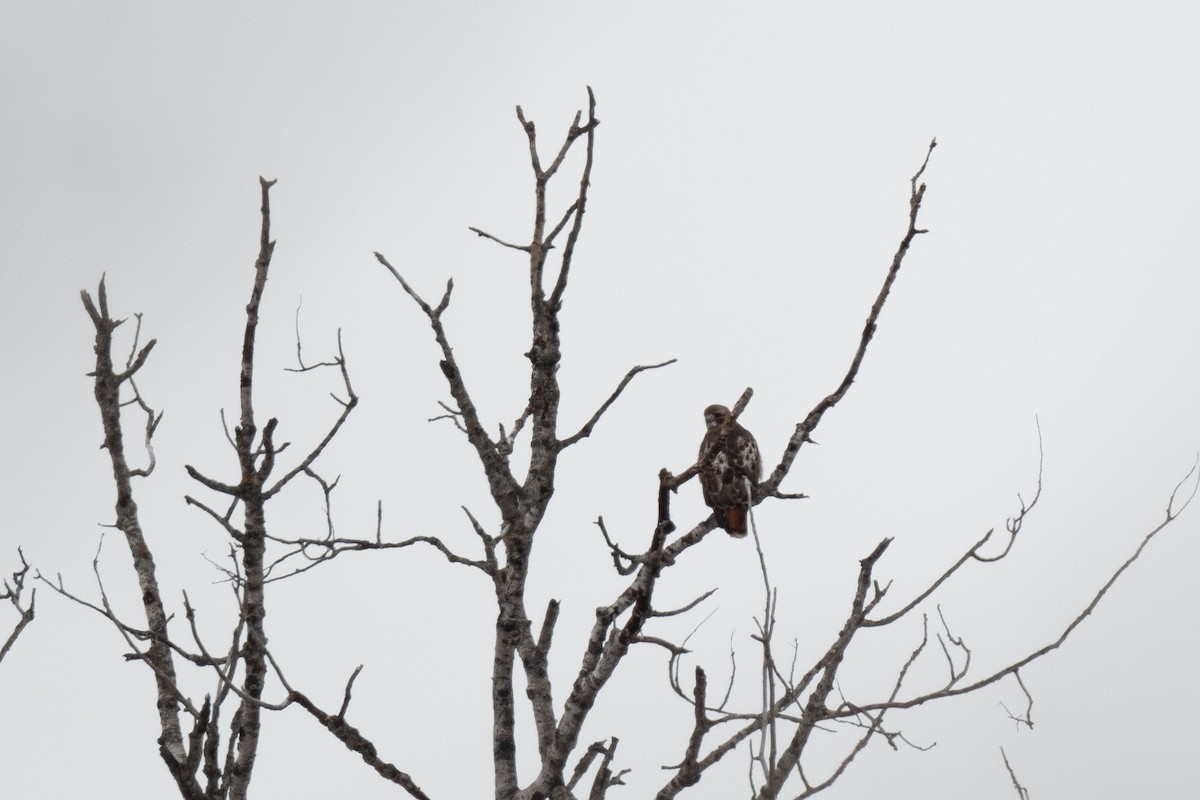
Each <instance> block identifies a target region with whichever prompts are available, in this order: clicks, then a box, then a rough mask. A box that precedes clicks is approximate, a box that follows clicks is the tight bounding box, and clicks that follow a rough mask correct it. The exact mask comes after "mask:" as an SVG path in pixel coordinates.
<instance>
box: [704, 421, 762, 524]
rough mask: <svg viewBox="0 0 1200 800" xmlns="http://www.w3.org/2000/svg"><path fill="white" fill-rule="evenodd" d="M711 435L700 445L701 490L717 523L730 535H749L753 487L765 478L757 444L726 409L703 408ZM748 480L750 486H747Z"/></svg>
mask: <svg viewBox="0 0 1200 800" xmlns="http://www.w3.org/2000/svg"><path fill="white" fill-rule="evenodd" d="M704 424H705V425H706V426H707V427H708V433H706V434H704V441H703V442H702V443H701V444H700V456H699V465H700V488H701V489H702V490H703V492H704V502H705V503H707V504H708V507H709V508H711V509H712V510H713V513H714V514H715V515H716V518H717V524H718V525H720V526H721V527H722V528H724V529H725V530H726V531H728V532H729V535H730V536H736V537H738V538H741V537H743V536H745V535H746V515H747V513H748V512H749V510H750V494H749V491H750V487H753V486H754V485H755V484H757V483H758V481H759V479H761V478H762V458H761V457H760V456H759V454H758V443H757V442H755V441H754V437H753V436H751V435H750V431H748V430H746V429H745V428H743V427H742V426H741V425H739V424H738V423H737V420H735V419H734V418H733V414H732V413H730V411H729V409H728V408H726V407H725V406H716V405H714V406H709V407H708V408H706V409H704ZM747 480H749V482H750V486H749V487H748V486H747V485H746V481H747Z"/></svg>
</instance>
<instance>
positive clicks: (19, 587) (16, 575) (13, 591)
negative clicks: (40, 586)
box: [0, 549, 37, 661]
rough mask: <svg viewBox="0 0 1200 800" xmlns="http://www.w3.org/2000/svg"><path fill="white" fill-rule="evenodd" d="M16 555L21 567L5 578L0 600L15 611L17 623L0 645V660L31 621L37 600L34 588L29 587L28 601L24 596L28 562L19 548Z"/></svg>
mask: <svg viewBox="0 0 1200 800" xmlns="http://www.w3.org/2000/svg"><path fill="white" fill-rule="evenodd" d="M17 556H18V557H20V559H21V568H20V569H18V570H14V571H13V573H12V576H11V577H10V578H6V579H5V581H4V584H3V585H4V590H3V591H0V600H7V601H8V602H9V603H10V604H12V607H13V609H14V610H15V611H16V612H17V624H16V625H14V626H13V629H12V632H11V633H9V635H8V638H6V639H5V640H4V644H3V645H0V661H3V660H4V657H5V656H7V655H8V653H9V651H10V650H12V646H13V645H14V644H16V643H17V637H18V636H20V635H21V632H22V631H23V630H25V627H26V626H27V625H28V624H29V623H31V622H33V613H34V605H35V604H36V602H37V590H36V589H30V591H29V599H28V601H26V600H25V598H24V594H25V579H26V578H27V577H28V576H29V562H28V561H26V560H25V554H24V553H22V552H21V551H20V549H18V550H17Z"/></svg>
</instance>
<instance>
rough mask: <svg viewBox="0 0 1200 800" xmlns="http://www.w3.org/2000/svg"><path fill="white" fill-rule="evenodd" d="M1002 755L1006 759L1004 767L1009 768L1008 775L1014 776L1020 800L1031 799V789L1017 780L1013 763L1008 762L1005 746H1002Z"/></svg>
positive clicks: (1014, 784) (1013, 779) (1014, 785)
mask: <svg viewBox="0 0 1200 800" xmlns="http://www.w3.org/2000/svg"><path fill="white" fill-rule="evenodd" d="M1000 757H1001V758H1003V759H1004V768H1005V769H1006V770H1008V777H1010V778H1012V782H1013V787H1014V788H1016V790H1017V797H1019V798H1020V800H1029V790H1028V789H1026V788H1025V787H1024V786H1022V785H1021V782H1020V781H1018V780H1017V773H1016V772H1014V771H1013V768H1012V764H1009V763H1008V754H1007V753H1005V752H1004V748H1003V747H1001V748H1000Z"/></svg>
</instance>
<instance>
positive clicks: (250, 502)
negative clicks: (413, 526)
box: [31, 178, 358, 800]
mask: <svg viewBox="0 0 1200 800" xmlns="http://www.w3.org/2000/svg"><path fill="white" fill-rule="evenodd" d="M259 182H260V188H261V200H262V209H261V215H262V226H261V236H260V242H259V253H258V258H257V260H256V262H255V264H254V280H253V285H252V288H251V292H250V300H249V302H248V303H247V305H246V316H245V326H244V329H243V337H242V350H241V358H240V361H239V368H238V381H237V387H238V404H239V417H238V421H237V424H236V426H235V427H234V429H233V431H232V433H230V432H229V431H228V429H226V437H227V439H228V441H229V444H230V447H231V448H232V449H233V451H234V454H235V456H236V459H237V464H238V473H237V476H236V478H235V479H234V480H232V481H222V480H218V479H216V478H212V477H209V476H208V475H207V474H205V473H203V472H201V471H200V470H199V469H197V468H195V467H193V466H190V465H189V466H187V471H188V474H189V475H190V476H191V477H192V478H193V479H194V480H195V481H196V482H197V483H199V484H200V485H201V486H202V487H204V488H206V489H208V490H210V491H211V492H213V493H215V494H216V495H218V496H219V497H221V498H223V501H222V504H223V510H217V508H215V507H214V505H215V504H214V505H209V503H208V502H206V501H204V500H201V499H197V498H195V497H192V496H188V497H187V498H186V500H187V502H188V504H189V505H192V506H195V507H196V508H198V509H200V510H201V511H203V512H204V513H205V514H207V515H208V516H209V517H211V518H212V519H213V520H214V521H215V522H216V523H217V524H218V525H219V526H220V527H221V528H222V529H223V530H224V531H225V533H226V534H227V535H228V537H229V547H230V553H231V559H230V564H229V566H228V567H224V568H222V569H223V571H224V573H225V577H226V579H227V580H228V582H229V584H230V585H231V586H232V588H233V590H234V594H235V598H236V601H237V613H236V614H235V616H234V619H233V620H232V622H231V625H230V633H229V637H228V639H227V640H226V641H225V642H223V643H222V644H221V645H220V647H219V648H215V647H210V646H207V645H206V644H205V643H204V642H203V641H202V639H201V637H200V635H199V633H198V626H197V621H196V615H197V610H196V609H195V608H193V607H192V605H191V603H190V602H189V600H188V596H187V594H186V592H185V593H184V594H183V610H184V613H185V617H186V620H187V622H188V626H187V628H186V629H185V630H184V631H180V630H179V623H176V626H175V630H173V631H172V630H171V629H170V623H171V620H172V619H173V618H174V614H172V613H170V612H169V611H168V607H169V603H168V601H167V600H166V599H165V597H164V591H163V589H162V587H161V586H160V584H159V582H158V578H157V576H156V571H155V562H154V555H153V549H152V546H151V542H150V539H149V538H148V537H147V535H146V532H145V530H144V529H143V526H142V521H141V518H140V515H139V511H138V504H137V502H136V500H135V497H134V485H135V483H134V481H135V479H137V478H145V477H148V476H149V475H150V474H151V473H152V472H153V471H154V468H155V464H156V461H155V453H154V446H153V438H154V434H155V431H156V430H157V428H158V425H159V423H160V421H161V420H162V414H161V413H159V412H157V411H155V410H154V409H153V408H152V407H151V406H150V404H149V403H148V402H147V400H146V398H145V396H144V395H143V394H142V392H141V391H140V389H139V388H138V385H137V382H136V381H135V377H136V376H137V374H138V372H139V371H140V370H141V369H142V367H143V366H144V365H145V364H146V361H147V359H148V357H149V356H150V354H151V351H152V350H153V348H154V345H155V340H153V339H151V340H150V341H149V342H147V343H146V344H145V345H140V342H139V340H140V334H141V315H137V330H136V331H135V332H134V334H133V343H132V346H131V348H130V351H129V355H128V358H127V359H126V360H125V362H124V364H122V365H118V364H119V362H117V361H116V360H115V359H114V356H113V347H114V342H113V338H114V337H113V334H114V332H115V331H116V330H117V328H118V327H120V326H121V325H122V324H123V323H124V321H125V320H123V319H116V318H114V317H113V316H112V314H111V313H110V311H109V305H108V295H107V291H106V287H105V283H104V280H103V279H101V281H100V285H99V288H98V290H97V292H96V297H95V299H93V298H92V296H91V295H90V294H89V293H88V292H86V291H84V292H82V293H81V295H82V299H83V305H84V308H85V309H86V310H87V313H88V316H89V317H90V318H91V321H92V325H93V326H94V328H95V347H94V349H95V354H96V362H95V363H96V365H95V369H94V370H93V371H92V372H91V373H89V374H90V375H91V377H92V378H93V380H94V392H95V398H96V405H97V407H98V408H99V411H100V419H101V423H102V426H103V430H104V443H103V448H104V449H105V450H106V451H107V452H108V455H109V459H110V461H111V463H112V471H113V483H114V486H115V488H116V495H117V497H116V522H115V524H114V525H113V527H115V528H116V529H117V530H119V531H120V532H121V534H122V535H123V536H124V538H125V542H126V544H127V545H128V547H129V551H130V554H131V555H132V557H133V568H134V573H135V578H136V581H137V584H138V588H139V591H140V596H141V600H142V606H143V613H144V616H145V626H144V627H141V626H138V625H133V624H131V623H128V622H126V621H124V620H123V619H122V617H121V616H120V615H119V614H118V612H117V610H116V609H114V608H113V606H112V604H111V603H110V602H109V598H108V594H107V592H106V591H105V587H104V584H103V583H102V582H100V570H99V558H100V553H99V551H97V554H96V559H95V560H94V562H93V568H94V570H95V573H96V578H97V583H98V587H99V600H98V601H91V600H87V599H85V598H84V597H82V596H79V595H77V594H74V593H72V592H70V591H68V589H67V588H66V587H65V586H64V584H63V582H62V580H61V578H60V579H58V580H57V581H53V582H52V581H50V580H48V579H46V578H43V580H44V581H45V582H46V583H47V584H49V585H50V586H51V587H52V588H54V589H55V591H57V592H59V593H60V594H62V595H64V596H67V597H69V598H70V599H72V600H75V601H76V602H78V603H81V604H83V605H85V606H88V607H89V608H92V609H93V610H95V611H97V612H99V613H100V614H102V615H103V616H104V617H105V618H107V619H108V620H109V622H111V623H112V624H113V625H114V626H115V627H116V629H117V630H118V631H119V632H120V634H121V636H122V637H123V638H124V640H125V642H126V645H127V646H128V647H129V653H128V654H127V655H126V656H125V658H126V659H127V660H130V661H139V662H141V663H144V664H145V665H146V666H147V667H148V668H149V669H150V670H151V672H153V674H154V678H155V685H156V693H155V696H154V698H153V704H154V706H155V707H156V708H157V713H158V717H159V726H160V734H159V737H158V748H159V753H160V755H161V757H162V759H163V762H164V763H165V764H166V766H167V769H168V770H169V771H170V773H171V776H172V778H173V779H174V780H175V783H176V786H177V787H178V789H179V793H180V796H181V797H183V798H186V799H187V800H223V799H224V798H229V799H230V800H243V799H244V798H245V797H246V796H247V794H248V790H249V786H250V781H251V778H252V777H253V770H254V763H255V758H256V756H257V753H258V749H259V734H260V716H261V714H262V712H263V710H264V709H266V708H271V707H278V706H277V705H276V706H272V704H270V703H266V702H264V701H263V692H264V689H265V686H266V681H267V675H268V659H269V652H268V650H267V628H266V592H265V584H266V581H267V576H268V573H269V564H268V563H267V562H266V560H265V553H266V542H267V528H266V516H265V508H266V504H267V503H268V502H269V501H270V500H271V499H272V498H274V497H275V495H277V494H278V493H279V491H280V490H281V489H283V487H284V486H286V485H287V484H288V483H289V482H290V481H292V480H293V479H294V478H296V477H297V476H300V475H314V476H315V475H316V473H314V472H313V469H312V465H313V462H314V461H315V460H316V459H317V457H318V456H319V455H320V454H321V452H322V451H323V450H324V449H325V447H326V446H327V445H328V444H329V442H330V441H331V440H332V439H333V437H334V436H335V435H336V434H337V432H338V430H339V429H340V428H341V426H342V424H343V423H344V422H345V421H346V419H347V417H348V416H349V415H350V413H351V411H353V409H354V407H355V405H356V404H357V402H358V398H357V397H356V396H355V394H354V391H353V389H352V388H351V385H350V378H349V373H348V372H347V369H346V362H345V357H344V355H343V354H342V352H341V347H340V344H339V348H338V351H339V352H338V356H337V357H336V358H334V359H333V360H332V361H330V362H323V363H322V364H318V365H312V366H306V365H304V364H303V363H301V364H300V367H299V371H306V370H308V369H313V368H316V367H320V366H331V367H334V368H336V369H338V370H339V371H340V373H341V378H342V383H343V389H344V391H345V398H344V399H342V398H337V397H336V396H335V399H337V401H338V403H339V404H340V405H341V412H340V414H339V415H338V416H337V417H336V419H335V420H334V422H333V423H332V425H331V426H330V428H329V429H328V431H327V432H326V433H325V435H324V437H323V438H321V439H320V440H319V441H318V442H317V443H316V444H315V445H313V446H312V447H311V448H310V449H309V450H308V452H307V453H306V454H305V455H303V456H302V457H300V458H299V459H297V460H296V462H295V463H294V464H292V465H290V466H289V468H288V469H287V471H286V472H283V471H282V465H281V464H280V461H279V459H278V456H279V454H280V453H282V452H283V451H284V450H285V448H287V447H288V443H286V442H284V443H277V442H276V441H275V438H274V433H275V430H276V427H277V425H278V419H276V418H271V419H269V420H268V421H267V422H266V424H265V425H262V426H261V428H260V426H259V421H258V417H257V415H256V413H255V408H254V375H255V334H256V330H257V326H258V319H259V311H260V305H261V301H262V297H263V291H264V288H265V286H266V280H267V274H268V271H269V269H270V264H271V256H272V253H273V251H274V247H275V243H274V241H272V240H271V235H270V232H271V213H270V189H271V186H272V185H273V184H274V181H267V180H263V179H261V178H260V179H259ZM126 409H128V410H130V411H131V412H134V413H140V414H141V415H142V416H143V417H144V424H143V426H142V431H141V433H142V442H141V444H142V447H143V448H144V450H145V454H146V465H145V466H137V467H135V466H132V465H131V458H130V456H129V455H128V453H127V449H126V434H125V429H126V426H125V420H124V416H123V413H122V412H123V411H124V410H126ZM281 472H282V474H280V473H281ZM31 610H32V609H31ZM189 639H190V641H188V640H189ZM184 666H187V667H193V668H197V667H198V668H200V669H202V670H204V671H207V672H209V673H211V675H212V681H213V689H212V691H211V692H210V693H208V694H206V695H205V696H204V697H203V698H202V699H200V698H195V697H191V696H189V695H188V694H187V693H186V692H185V691H184V690H183V688H182V687H181V681H180V680H179V677H178V676H179V669H180V668H181V667H184Z"/></svg>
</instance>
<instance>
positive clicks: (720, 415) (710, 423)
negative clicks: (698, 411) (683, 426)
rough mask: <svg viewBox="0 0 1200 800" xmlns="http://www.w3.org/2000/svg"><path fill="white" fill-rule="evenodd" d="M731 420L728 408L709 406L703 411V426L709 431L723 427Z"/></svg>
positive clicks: (731, 415)
mask: <svg viewBox="0 0 1200 800" xmlns="http://www.w3.org/2000/svg"><path fill="white" fill-rule="evenodd" d="M732 418H733V414H732V413H731V412H730V410H729V409H728V408H726V407H725V406H722V405H711V406H709V407H708V408H706V409H704V426H705V427H706V428H708V429H709V430H712V429H713V428H716V427H719V426H721V425H723V424H724V423H725V422H727V421H729V420H730V419H732Z"/></svg>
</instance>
